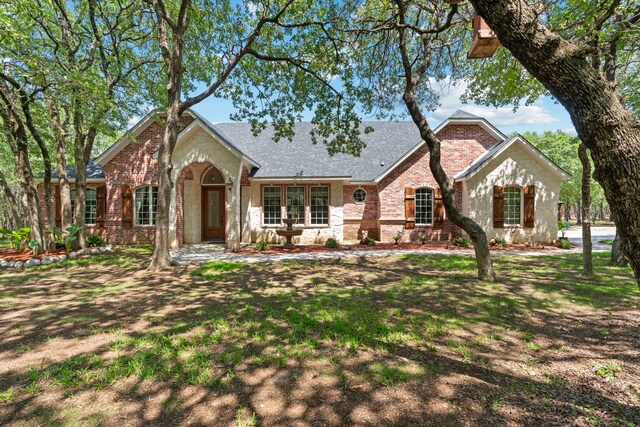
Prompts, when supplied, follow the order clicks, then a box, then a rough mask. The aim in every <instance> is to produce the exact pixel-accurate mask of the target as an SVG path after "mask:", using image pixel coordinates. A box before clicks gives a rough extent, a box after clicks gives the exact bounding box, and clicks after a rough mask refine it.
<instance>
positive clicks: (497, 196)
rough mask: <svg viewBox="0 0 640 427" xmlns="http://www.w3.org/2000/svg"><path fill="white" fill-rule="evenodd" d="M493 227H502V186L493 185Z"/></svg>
mask: <svg viewBox="0 0 640 427" xmlns="http://www.w3.org/2000/svg"><path fill="white" fill-rule="evenodd" d="M493 228H504V187H501V186H499V185H494V186H493Z"/></svg>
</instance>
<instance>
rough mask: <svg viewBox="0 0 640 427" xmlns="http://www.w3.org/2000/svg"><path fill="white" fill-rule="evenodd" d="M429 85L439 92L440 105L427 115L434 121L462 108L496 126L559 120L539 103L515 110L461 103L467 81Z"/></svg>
mask: <svg viewBox="0 0 640 427" xmlns="http://www.w3.org/2000/svg"><path fill="white" fill-rule="evenodd" d="M431 87H432V89H433V90H434V91H436V92H437V93H438V92H439V93H440V106H439V107H438V108H437V109H436V110H435V111H434V112H432V113H431V114H430V116H431V117H429V118H430V119H431V120H433V121H434V122H441V121H443V120H445V119H446V118H447V117H449V116H450V115H452V114H453V113H455V112H456V111H457V110H464V111H466V112H468V113H471V114H475V115H476V116H480V117H484V118H485V119H487V120H488V121H490V122H491V123H492V124H494V125H496V126H519V125H544V124H551V123H556V122H558V121H559V120H558V118H557V117H555V116H554V115H553V114H551V113H550V112H549V111H548V110H547V109H546V108H545V107H544V106H542V105H541V103H536V104H534V105H529V106H521V107H519V108H518V110H517V111H516V112H514V111H513V106H505V107H498V108H494V107H486V106H483V105H477V104H473V103H469V104H463V103H462V101H460V98H461V97H462V94H463V93H464V92H465V90H466V88H467V83H465V82H458V83H456V84H455V85H453V84H451V83H450V82H449V79H445V80H441V81H435V80H432V81H431Z"/></svg>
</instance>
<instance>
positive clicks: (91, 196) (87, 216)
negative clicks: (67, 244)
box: [71, 188, 96, 225]
mask: <svg viewBox="0 0 640 427" xmlns="http://www.w3.org/2000/svg"><path fill="white" fill-rule="evenodd" d="M75 210H76V190H71V212H72V215H73V212H75ZM84 223H85V224H86V225H94V224H95V223H96V190H95V189H93V188H87V189H86V190H85V207H84Z"/></svg>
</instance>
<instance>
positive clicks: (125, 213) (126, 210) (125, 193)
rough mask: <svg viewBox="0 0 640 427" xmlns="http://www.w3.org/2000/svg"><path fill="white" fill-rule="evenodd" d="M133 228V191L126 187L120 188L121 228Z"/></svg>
mask: <svg viewBox="0 0 640 427" xmlns="http://www.w3.org/2000/svg"><path fill="white" fill-rule="evenodd" d="M131 227H133V191H132V190H131V187H129V186H128V185H123V186H122V228H131Z"/></svg>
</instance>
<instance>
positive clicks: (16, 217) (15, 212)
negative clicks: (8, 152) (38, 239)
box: [0, 170, 22, 228]
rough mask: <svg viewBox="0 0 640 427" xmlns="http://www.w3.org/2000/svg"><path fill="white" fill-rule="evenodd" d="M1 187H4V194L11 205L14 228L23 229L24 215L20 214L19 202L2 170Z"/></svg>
mask: <svg viewBox="0 0 640 427" xmlns="http://www.w3.org/2000/svg"><path fill="white" fill-rule="evenodd" d="M0 187H2V194H3V195H4V198H5V199H6V201H7V204H8V205H9V209H10V211H11V219H12V222H13V226H14V228H21V227H22V215H21V214H20V208H19V207H18V201H17V200H16V197H15V195H14V194H13V191H12V190H11V187H9V183H8V182H7V180H6V178H5V176H4V174H3V173H2V171H1V170H0Z"/></svg>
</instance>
